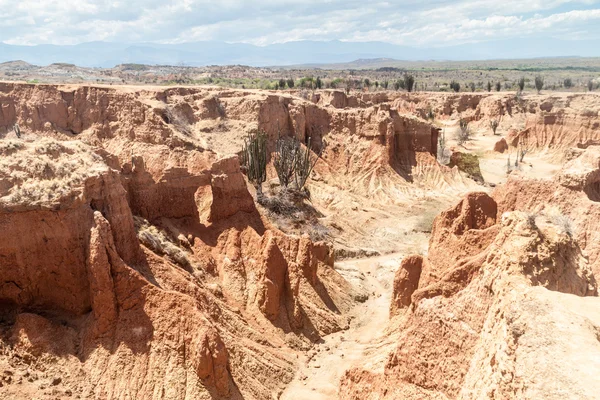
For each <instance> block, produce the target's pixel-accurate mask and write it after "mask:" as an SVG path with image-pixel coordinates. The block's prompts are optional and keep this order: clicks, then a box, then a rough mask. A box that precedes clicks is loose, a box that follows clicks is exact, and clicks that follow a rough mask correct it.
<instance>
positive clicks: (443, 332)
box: [340, 194, 600, 399]
mask: <svg viewBox="0 0 600 400" xmlns="http://www.w3.org/2000/svg"><path fill="white" fill-rule="evenodd" d="M495 207H496V205H495V202H494V200H493V199H491V198H490V197H489V196H487V195H483V194H478V195H471V196H470V198H469V199H468V200H467V199H465V200H463V201H462V204H461V205H459V206H458V207H455V208H453V209H452V210H448V211H447V212H445V213H443V214H442V215H440V216H439V217H438V218H437V219H436V221H435V228H434V234H433V235H432V238H431V242H430V252H433V251H434V250H435V251H436V252H437V253H439V254H438V255H437V256H436V255H435V254H433V257H430V256H429V255H428V256H427V257H426V258H425V259H424V260H423V273H422V276H421V279H420V280H419V287H418V289H417V290H416V291H414V293H413V294H412V296H411V305H410V308H408V309H405V311H402V312H401V315H402V319H401V320H400V322H399V325H396V327H395V329H398V332H399V336H398V339H397V342H396V343H397V347H396V349H395V350H394V351H393V352H392V353H391V354H390V357H389V359H388V361H387V364H386V366H385V371H384V372H383V373H382V374H380V373H377V372H373V371H368V370H362V369H361V368H353V369H350V370H349V371H347V372H346V374H345V376H344V378H343V379H342V384H341V394H340V395H341V397H342V398H347V399H359V398H365V397H368V396H376V397H377V398H390V399H391V398H403V397H404V398H406V397H418V398H459V399H466V398H479V397H492V398H530V399H532V398H540V397H543V398H557V399H558V398H560V396H561V393H562V391H564V390H569V391H570V393H577V394H576V395H575V397H576V398H585V397H586V396H589V395H591V393H593V391H595V390H596V386H597V385H596V383H594V381H593V380H590V378H591V376H590V375H587V374H586V375H581V374H579V373H578V372H577V371H578V369H579V368H577V366H576V365H577V362H576V361H575V359H576V358H577V357H579V356H572V357H571V356H568V357H567V358H568V360H565V362H562V361H561V363H560V367H559V368H560V371H557V370H556V369H555V367H556V366H557V364H556V363H555V361H556V359H557V357H558V354H561V357H562V355H563V354H565V353H566V352H567V351H566V349H571V350H569V353H572V352H573V351H575V352H578V351H584V350H583V347H578V350H572V347H571V346H572V345H573V342H572V341H570V340H569V339H567V338H564V340H563V339H556V338H557V337H556V336H553V335H559V337H560V334H558V332H557V329H560V328H557V326H556V325H555V324H554V322H552V320H551V319H552V317H550V315H553V316H557V315H563V316H564V318H568V319H570V320H573V321H575V320H576V321H578V322H577V323H576V324H577V325H576V326H573V327H572V328H568V329H567V330H568V331H569V332H573V334H575V332H578V333H577V334H578V335H581V336H582V337H584V338H585V339H584V342H585V344H583V343H582V344H581V346H588V345H591V349H590V351H591V352H590V353H586V354H588V355H589V357H587V356H586V360H588V362H590V363H592V364H593V361H592V359H593V357H594V354H597V353H598V352H600V346H598V343H595V344H592V341H591V337H592V336H593V335H594V333H593V332H595V329H596V328H594V327H593V326H589V325H588V327H587V328H584V329H583V330H579V329H580V326H581V325H579V324H581V323H582V322H583V321H584V320H585V319H586V317H582V316H581V313H580V311H579V310H578V309H577V308H576V307H574V308H569V307H563V306H562V305H559V304H556V303H554V302H553V301H551V300H550V299H552V298H557V299H558V298H562V296H565V295H563V294H561V293H557V292H562V293H568V294H570V295H571V296H573V295H576V296H595V295H597V284H596V281H595V279H594V277H593V275H592V274H591V270H590V267H589V265H588V263H587V261H586V259H585V258H584V257H583V255H582V253H581V250H580V248H579V246H578V245H577V242H576V241H575V240H573V239H572V238H571V237H570V236H569V235H568V234H566V233H565V232H563V230H562V229H561V227H560V226H557V225H556V224H555V223H553V222H552V221H551V220H550V219H548V218H545V217H540V218H536V219H532V218H531V217H530V216H528V215H527V214H524V213H520V212H514V213H505V214H503V215H502V217H501V218H500V219H499V220H498V222H497V223H496V222H495V217H494V215H495V212H494V211H495ZM457 235H458V236H457ZM467 236H471V238H472V240H471V241H467V240H466V237H467ZM448 237H450V239H449V238H448ZM469 242H470V243H473V244H475V243H482V245H481V246H477V245H475V246H474V245H471V246H468V245H467V246H465V245H464V244H467V243H469ZM441 253H445V254H446V257H445V258H442V257H441V256H440V255H441ZM455 255H456V256H455ZM453 260H456V261H454V262H453ZM438 263H439V264H438ZM426 268H428V269H429V270H430V271H439V273H432V272H430V273H429V274H428V278H427V279H424V278H423V274H426ZM404 274H405V272H404V270H403V269H402V268H401V269H399V270H398V272H397V275H396V277H397V279H398V280H399V281H402V279H401V277H402V276H403V275H404ZM394 294H395V296H396V294H399V291H397V290H395V293H394ZM593 299H594V301H596V300H597V297H594V298H593ZM576 302H577V301H575V300H574V303H576ZM559 303H560V302H559ZM591 304H592V303H590V305H591ZM542 310H543V311H542ZM540 313H541V314H540ZM539 315H544V316H543V317H539ZM587 315H589V314H587ZM595 323H600V321H596V322H595ZM536 335H541V336H540V337H537V338H536ZM550 337H552V338H553V339H552V343H553V345H552V347H551V348H548V347H546V348H545V350H544V351H542V352H541V354H540V353H539V352H538V350H537V347H536V346H537V345H535V344H534V343H538V342H539V340H540V338H550ZM541 340H544V339H541ZM584 352H585V351H584ZM578 354H582V353H578ZM534 360H535V361H534ZM561 360H562V358H561ZM550 376H555V378H549V377H550ZM552 379H553V381H554V382H555V384H554V385H546V384H544V383H543V382H548V380H552ZM573 388H577V389H575V391H573Z"/></svg>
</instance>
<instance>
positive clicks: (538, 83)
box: [535, 75, 544, 94]
mask: <svg viewBox="0 0 600 400" xmlns="http://www.w3.org/2000/svg"><path fill="white" fill-rule="evenodd" d="M543 88H544V78H543V77H542V76H541V75H538V76H536V77H535V89H536V90H537V92H538V94H539V93H540V92H541V91H542V89H543Z"/></svg>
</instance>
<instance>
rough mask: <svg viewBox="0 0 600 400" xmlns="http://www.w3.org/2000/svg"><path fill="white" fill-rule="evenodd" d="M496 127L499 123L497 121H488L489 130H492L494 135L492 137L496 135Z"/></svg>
mask: <svg viewBox="0 0 600 400" xmlns="http://www.w3.org/2000/svg"><path fill="white" fill-rule="evenodd" d="M498 125H500V123H499V122H498V120H497V119H493V120H491V121H490V128H492V132H493V133H494V135H495V134H496V129H498Z"/></svg>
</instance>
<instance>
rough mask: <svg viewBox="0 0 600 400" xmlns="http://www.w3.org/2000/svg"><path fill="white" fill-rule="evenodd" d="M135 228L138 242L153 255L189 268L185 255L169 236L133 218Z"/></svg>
mask: <svg viewBox="0 0 600 400" xmlns="http://www.w3.org/2000/svg"><path fill="white" fill-rule="evenodd" d="M134 223H135V228H136V231H137V236H138V239H139V240H140V242H141V243H142V244H143V245H144V246H146V247H147V248H149V249H150V250H152V251H153V252H154V253H156V254H158V255H161V256H166V258H167V259H169V261H171V262H173V263H174V264H177V265H179V266H181V267H183V268H185V269H189V268H190V267H191V263H190V260H189V258H188V255H187V253H186V252H185V251H184V250H182V249H181V248H180V247H179V246H177V245H176V244H175V241H173V240H171V239H170V238H169V236H168V235H167V234H166V233H165V232H164V231H162V230H160V229H158V228H157V227H155V226H153V225H150V223H149V222H148V221H146V220H145V219H143V218H140V217H134Z"/></svg>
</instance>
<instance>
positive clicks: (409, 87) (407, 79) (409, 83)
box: [404, 74, 415, 92]
mask: <svg viewBox="0 0 600 400" xmlns="http://www.w3.org/2000/svg"><path fill="white" fill-rule="evenodd" d="M414 84H415V77H414V76H412V75H408V74H406V75H404V87H405V88H406V91H407V92H412V91H413V86H414Z"/></svg>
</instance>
